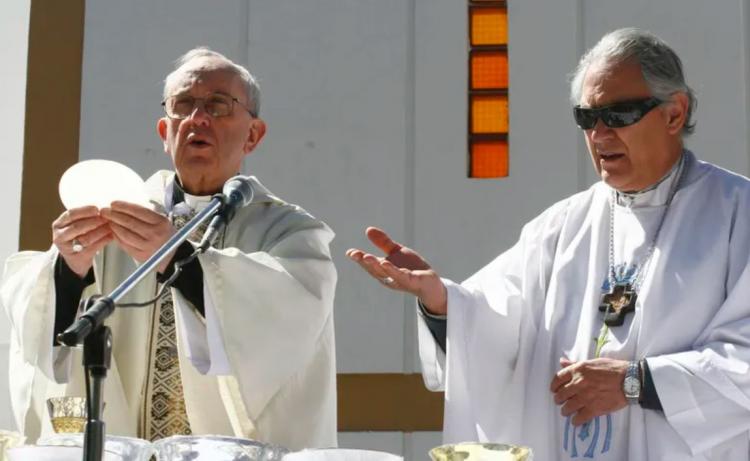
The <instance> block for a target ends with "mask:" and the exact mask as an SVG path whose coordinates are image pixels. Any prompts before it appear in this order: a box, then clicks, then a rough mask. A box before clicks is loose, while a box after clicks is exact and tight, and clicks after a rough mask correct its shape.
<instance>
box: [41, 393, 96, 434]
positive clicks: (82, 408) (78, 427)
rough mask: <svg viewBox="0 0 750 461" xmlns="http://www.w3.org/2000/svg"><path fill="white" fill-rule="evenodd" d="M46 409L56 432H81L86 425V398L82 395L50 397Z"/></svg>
mask: <svg viewBox="0 0 750 461" xmlns="http://www.w3.org/2000/svg"><path fill="white" fill-rule="evenodd" d="M47 410H48V411H49V417H50V420H51V421H52V429H53V430H54V431H55V432H56V433H58V434H59V433H72V432H83V429H84V426H85V425H86V413H87V412H86V399H85V398H83V397H52V398H49V399H47Z"/></svg>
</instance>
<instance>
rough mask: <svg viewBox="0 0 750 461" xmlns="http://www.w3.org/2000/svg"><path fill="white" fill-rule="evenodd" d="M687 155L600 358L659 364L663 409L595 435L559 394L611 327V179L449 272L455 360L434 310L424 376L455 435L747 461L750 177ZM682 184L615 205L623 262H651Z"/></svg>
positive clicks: (646, 457) (609, 422)
mask: <svg viewBox="0 0 750 461" xmlns="http://www.w3.org/2000/svg"><path fill="white" fill-rule="evenodd" d="M685 156H686V168H687V171H686V176H685V178H684V179H683V181H682V183H681V186H680V188H679V190H678V191H677V193H676V195H675V196H674V200H673V202H672V204H671V207H670V208H669V212H668V215H667V216H666V220H665V222H664V225H663V228H662V230H661V234H660V236H659V239H658V242H657V243H656V249H655V251H654V253H653V256H652V258H651V261H650V264H649V266H648V271H647V272H646V274H645V278H644V282H643V285H642V287H641V290H640V293H639V296H638V299H637V303H636V312H635V314H634V315H633V314H631V315H630V316H629V318H628V319H627V320H626V322H625V324H624V325H622V326H619V327H613V328H611V329H610V330H611V333H610V335H609V342H608V343H607V344H606V345H605V346H604V348H603V349H602V353H601V355H602V356H603V357H612V358H617V359H623V360H637V359H642V358H646V359H647V361H648V364H649V367H650V369H651V373H652V376H653V380H654V384H655V387H656V390H657V393H658V395H659V397H660V399H661V403H662V405H663V407H664V411H663V412H661V411H655V410H645V409H642V408H641V407H640V406H639V405H630V406H628V407H626V408H624V409H622V410H620V411H617V412H614V413H612V414H611V415H609V418H608V417H606V416H602V417H599V418H598V422H596V421H595V422H596V424H594V423H595V422H592V424H591V425H589V426H588V428H587V432H586V433H584V434H582V433H581V429H582V428H581V427H579V428H576V429H575V432H574V428H573V427H572V426H570V425H569V424H566V422H567V419H566V418H564V417H562V416H561V415H560V407H559V406H558V405H556V404H555V403H554V401H553V398H552V397H553V396H552V393H551V392H550V390H549V386H550V382H551V380H552V378H553V376H554V374H555V373H556V372H557V371H558V370H559V369H560V365H559V359H560V358H561V357H567V358H569V359H571V360H574V361H580V360H585V359H590V358H592V357H593V354H594V338H596V337H597V336H598V334H599V331H600V328H601V325H602V313H601V312H599V310H598V306H599V301H600V296H601V293H602V285H603V282H604V280H605V278H606V276H607V268H608V242H609V198H610V196H611V193H612V191H611V189H610V188H609V187H608V186H606V185H605V184H604V183H598V184H595V185H594V186H592V187H591V188H590V189H588V190H587V191H584V192H581V193H579V194H576V195H574V196H572V197H570V198H568V199H565V200H563V201H561V202H558V203H557V204H555V205H553V206H552V207H550V208H549V209H548V210H546V211H545V212H544V213H542V214H541V215H540V216H539V217H537V218H536V219H534V220H533V221H531V222H530V223H528V224H527V225H526V226H525V227H524V229H523V231H522V233H521V237H520V240H519V242H518V243H517V244H516V245H515V246H513V247H512V248H511V249H510V250H508V251H507V252H505V253H503V254H502V255H500V256H499V257H498V258H496V259H495V260H494V261H492V262H491V263H490V264H488V265H487V266H486V267H484V268H483V269H481V270H480V271H479V272H477V273H476V274H474V275H473V276H472V277H470V278H469V279H467V280H466V281H465V282H463V283H461V284H460V285H458V284H455V283H453V282H451V281H450V280H445V283H446V285H447V288H448V312H449V313H448V338H447V354H443V352H442V350H441V349H440V348H439V346H438V345H437V343H436V342H435V341H434V339H433V337H432V335H431V333H430V331H429V330H428V328H427V326H426V324H425V323H424V321H423V320H420V322H419V328H418V334H419V342H420V356H421V359H422V369H423V376H424V380H425V384H426V385H427V386H428V387H429V388H431V389H433V390H441V389H442V390H445V392H446V394H445V420H444V439H445V442H459V441H464V440H479V441H492V442H511V443H520V444H523V445H527V446H529V447H531V448H532V449H533V450H534V452H535V459H540V460H547V461H552V460H567V459H576V458H590V459H596V460H642V461H655V460H728V459H731V460H745V459H748V430H750V365H749V364H750V265H749V262H750V182H749V181H748V180H747V178H744V177H741V176H738V175H735V174H732V173H730V172H727V171H725V170H722V169H720V168H718V167H715V166H713V165H710V164H708V163H704V162H699V161H697V160H696V159H695V158H694V156H693V155H692V154H691V153H689V152H686V153H685ZM670 183H671V181H664V182H663V183H662V184H661V185H660V186H659V187H658V188H657V189H656V190H655V191H653V192H652V193H651V194H650V195H649V199H648V200H646V203H635V204H633V205H632V207H627V206H622V205H620V204H618V205H617V206H616V207H615V239H614V240H615V262H616V264H617V263H622V262H624V261H628V262H633V261H635V262H638V260H639V258H641V257H642V256H643V254H644V253H645V251H646V247H647V246H648V243H649V242H650V239H651V238H652V236H653V232H654V230H655V229H654V228H655V226H656V222H657V221H658V217H659V215H660V213H661V212H662V211H663V208H664V207H663V203H664V201H665V200H666V196H667V195H668V188H669V185H670ZM665 188H666V189H665ZM608 433H609V434H608ZM607 435H609V437H608V436H607ZM607 439H609V440H608V444H607ZM605 445H606V450H605Z"/></svg>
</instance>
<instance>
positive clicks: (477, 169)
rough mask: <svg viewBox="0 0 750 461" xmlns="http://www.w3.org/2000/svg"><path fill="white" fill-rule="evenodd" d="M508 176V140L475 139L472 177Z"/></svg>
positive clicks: (472, 149) (472, 155)
mask: <svg viewBox="0 0 750 461" xmlns="http://www.w3.org/2000/svg"><path fill="white" fill-rule="evenodd" d="M505 176H508V142H507V141H475V142H473V143H472V144H471V177H472V178H502V177H505Z"/></svg>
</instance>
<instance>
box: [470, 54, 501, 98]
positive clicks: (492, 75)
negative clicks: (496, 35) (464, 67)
mask: <svg viewBox="0 0 750 461" xmlns="http://www.w3.org/2000/svg"><path fill="white" fill-rule="evenodd" d="M471 88H472V89H475V90H478V89H501V88H508V53H506V52H504V51H489V52H474V53H472V55H471Z"/></svg>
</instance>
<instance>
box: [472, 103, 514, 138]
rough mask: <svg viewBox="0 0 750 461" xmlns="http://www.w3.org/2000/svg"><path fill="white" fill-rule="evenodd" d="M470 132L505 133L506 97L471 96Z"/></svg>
mask: <svg viewBox="0 0 750 461" xmlns="http://www.w3.org/2000/svg"><path fill="white" fill-rule="evenodd" d="M471 132H472V133H507V132H508V97H507V96H499V95H498V96H472V98H471Z"/></svg>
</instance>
